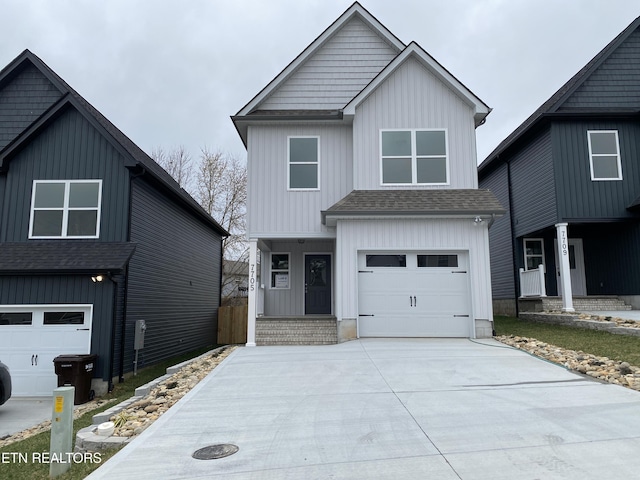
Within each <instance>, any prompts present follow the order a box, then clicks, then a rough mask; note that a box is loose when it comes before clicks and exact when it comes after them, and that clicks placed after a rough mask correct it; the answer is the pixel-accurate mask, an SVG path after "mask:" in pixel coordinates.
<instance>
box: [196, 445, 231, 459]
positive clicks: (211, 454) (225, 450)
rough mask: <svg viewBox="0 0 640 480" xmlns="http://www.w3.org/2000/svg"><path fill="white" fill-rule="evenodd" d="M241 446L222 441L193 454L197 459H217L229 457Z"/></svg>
mask: <svg viewBox="0 0 640 480" xmlns="http://www.w3.org/2000/svg"><path fill="white" fill-rule="evenodd" d="M238 450H240V448H238V447H237V446H236V445H232V444H230V443H220V444H218V445H209V446H208V447H204V448H201V449H199V450H196V451H195V452H193V455H191V456H192V457H193V458H195V459H196V460H215V459H216V458H223V457H228V456H229V455H233V454H234V453H236V452H237V451H238Z"/></svg>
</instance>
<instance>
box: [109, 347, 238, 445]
mask: <svg viewBox="0 0 640 480" xmlns="http://www.w3.org/2000/svg"><path fill="white" fill-rule="evenodd" d="M234 349H235V347H230V348H226V349H224V350H223V351H216V352H214V353H211V354H209V355H204V356H202V357H200V358H198V359H197V360H195V361H193V362H191V363H189V364H188V365H186V366H184V367H182V368H181V369H180V370H179V371H178V372H176V373H174V374H173V375H171V376H170V377H169V378H167V379H166V380H164V381H162V382H160V383H159V384H158V385H157V386H156V387H155V388H153V389H152V390H151V392H149V394H148V395H146V396H145V397H144V398H142V399H140V400H138V401H136V402H134V403H132V404H131V405H130V406H128V407H127V408H125V409H124V410H122V411H121V412H120V413H118V414H116V415H114V416H112V417H111V418H110V420H111V421H112V422H113V423H114V424H115V431H114V432H113V436H116V437H132V436H134V435H138V434H140V433H142V432H143V431H144V429H145V428H147V427H148V426H149V425H151V424H152V423H153V422H154V421H155V420H157V419H158V418H159V417H160V415H162V414H163V413H164V412H166V411H167V410H169V409H170V408H171V407H172V406H173V405H174V404H175V403H176V402H177V401H178V400H180V399H181V398H182V397H184V396H185V395H186V394H187V392H189V391H190V390H191V389H192V388H193V387H195V386H196V385H197V384H198V382H200V380H202V379H203V378H204V377H206V376H207V375H208V374H209V373H210V372H211V370H213V369H214V368H215V367H217V366H218V365H219V364H220V362H222V360H224V359H225V358H226V357H227V356H228V355H229V354H230V353H231V352H232V351H233V350H234Z"/></svg>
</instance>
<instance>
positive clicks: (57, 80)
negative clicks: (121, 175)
mask: <svg viewBox="0 0 640 480" xmlns="http://www.w3.org/2000/svg"><path fill="white" fill-rule="evenodd" d="M29 65H33V66H35V67H36V68H38V69H39V70H40V71H41V72H42V73H43V74H44V75H45V76H46V77H47V78H48V79H49V81H51V83H52V84H53V85H54V86H55V87H56V88H57V89H58V90H60V92H61V93H62V97H61V98H60V100H58V102H56V103H55V104H54V105H53V106H52V107H51V108H49V109H48V110H47V111H46V112H45V113H44V114H43V115H41V116H40V117H39V118H38V119H37V120H36V121H35V122H34V123H33V124H32V125H31V126H30V127H29V128H27V129H26V130H25V131H24V132H23V133H22V134H20V135H19V136H18V137H17V138H16V139H14V140H13V141H12V142H11V143H9V144H8V145H6V146H5V147H4V148H3V149H0V173H2V172H3V171H6V170H7V169H8V165H9V160H10V159H11V157H12V156H13V155H15V154H16V153H17V152H18V151H20V150H21V149H22V148H23V147H24V146H25V145H26V143H27V142H28V140H29V139H30V138H32V136H34V135H37V134H38V133H39V132H40V131H41V129H42V128H44V126H46V125H47V124H48V122H50V121H51V120H52V119H54V118H56V116H57V115H59V114H60V113H61V112H62V111H64V110H65V109H66V108H75V109H76V110H77V111H78V112H79V113H80V114H82V115H83V116H84V117H85V118H86V119H87V120H88V121H89V122H90V123H92V124H93V125H94V126H95V127H96V128H98V130H100V131H102V133H103V134H105V137H106V138H107V139H109V140H111V143H112V144H113V145H114V147H115V148H116V149H117V150H118V151H120V152H121V153H122V154H123V156H124V157H125V158H126V159H128V161H129V162H130V163H127V165H126V166H128V167H138V168H140V169H141V171H142V173H143V174H145V175H147V177H151V178H152V179H153V180H155V181H156V182H157V183H158V184H159V185H160V186H161V188H163V189H164V190H165V191H166V192H167V193H169V194H170V195H171V196H173V197H174V198H175V199H177V200H178V201H179V202H180V203H182V204H183V205H185V206H186V208H187V209H188V210H189V211H191V212H192V213H193V214H194V215H196V216H197V217H199V218H200V219H202V220H204V221H205V222H206V223H207V224H209V225H210V226H211V227H213V229H214V230H216V231H217V232H218V233H219V234H220V235H222V236H228V235H229V233H228V232H227V231H226V230H225V229H224V228H223V227H222V226H221V225H220V224H219V223H218V222H216V220H215V219H213V218H212V217H211V215H209V214H208V213H207V212H206V211H205V210H204V209H203V208H202V207H201V206H200V204H199V203H198V202H196V201H195V200H194V199H193V197H191V195H189V194H188V193H187V192H186V191H185V190H184V189H183V188H181V187H180V186H179V185H178V183H177V182H176V181H175V180H174V179H173V177H172V176H171V175H169V174H168V173H167V172H166V171H165V170H164V169H163V168H162V167H161V166H160V165H158V163H157V162H155V161H154V160H153V159H152V158H151V157H150V156H149V155H147V154H146V153H145V152H144V151H143V150H142V149H141V148H140V147H138V146H137V145H136V144H135V143H133V141H131V139H130V138H129V137H127V136H126V135H125V134H124V133H122V131H120V130H119V129H118V128H117V127H116V126H115V125H113V123H111V122H110V121H109V120H108V119H107V118H106V117H105V116H104V115H102V114H101V113H100V112H99V111H98V110H97V109H96V108H95V107H93V105H91V104H90V103H89V102H87V101H86V100H85V99H84V98H83V97H82V96H81V95H80V94H79V93H78V92H76V91H75V90H74V89H73V88H71V87H70V86H69V85H68V84H67V83H66V82H65V81H64V80H63V79H62V78H61V77H59V76H58V74H56V73H55V72H54V71H53V70H52V69H51V68H49V66H48V65H46V64H45V63H44V62H43V61H42V60H41V59H40V58H38V57H37V56H36V55H35V54H33V53H32V52H30V51H29V50H25V51H24V52H22V53H21V54H20V55H18V57H16V58H15V59H14V60H13V61H12V62H11V63H10V64H9V65H7V66H6V67H5V68H4V69H2V70H1V71H0V89H1V88H2V87H3V85H5V84H6V83H8V82H9V81H10V80H11V79H12V78H13V77H14V76H15V75H16V74H17V73H18V72H19V71H21V70H22V69H23V68H25V67H27V66H29Z"/></svg>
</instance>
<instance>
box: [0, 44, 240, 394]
mask: <svg viewBox="0 0 640 480" xmlns="http://www.w3.org/2000/svg"><path fill="white" fill-rule="evenodd" d="M226 235H227V232H226V231H225V230H224V229H223V228H222V227H221V226H220V225H219V224H218V223H217V222H216V221H215V220H214V219H213V218H211V216H209V215H208V214H207V213H206V212H205V211H204V210H203V209H202V208H201V207H200V206H199V205H198V204H197V203H196V202H195V201H194V200H193V199H192V198H191V197H190V196H189V195H188V194H187V193H186V192H185V191H184V190H182V189H181V188H180V187H179V186H178V184H177V183H176V182H175V181H174V180H173V179H172V178H171V176H170V175H168V174H167V173H166V172H165V171H164V170H163V169H162V168H161V167H160V166H158V165H157V164H156V163H155V162H154V161H153V160H152V159H151V158H150V157H149V156H148V155H147V154H145V153H144V152H143V151H142V150H141V149H140V148H138V147H137V146H136V145H135V144H134V143H133V142H132V141H131V140H130V139H129V138H127V137H126V136H125V135H124V134H123V133H122V132H121V131H120V130H118V129H117V128H116V127H115V126H114V125H113V124H111V123H110V122H109V121H108V120H107V119H106V118H105V117H104V116H103V115H101V114H100V113H99V112H98V111H97V110H96V109H95V108H93V107H92V106H91V105H90V104H89V103H87V102H86V100H84V99H83V98H82V97H81V96H80V95H79V94H78V93H77V92H75V91H74V90H73V89H72V88H71V87H70V86H69V85H67V84H66V83H65V82H64V80H62V79H61V78H60V77H59V76H58V75H56V73H55V72H53V71H52V70H51V69H50V68H49V67H48V66H47V65H45V64H44V63H43V62H42V61H41V60H40V59H39V58H38V57H37V56H35V55H34V54H33V53H31V52H30V51H28V50H25V51H24V52H23V53H22V54H20V55H19V56H18V57H17V58H16V59H15V60H13V61H12V62H11V63H10V64H9V65H8V66H7V67H6V68H4V69H3V70H2V71H0V352H2V360H3V362H5V363H7V364H8V365H9V367H10V369H11V374H12V377H13V387H14V389H13V392H14V396H26V395H29V396H31V395H51V390H52V389H53V388H54V387H55V386H56V376H55V373H54V365H53V363H52V360H53V358H55V357H56V356H57V355H60V354H86V353H92V354H96V355H97V356H98V357H97V364H96V365H95V367H96V368H95V369H94V377H95V378H94V386H95V388H96V391H98V392H100V391H105V390H106V387H107V386H108V385H109V386H110V385H111V382H112V381H113V379H116V380H117V379H118V378H122V377H123V375H124V374H125V373H126V372H129V371H131V370H132V369H133V367H134V364H133V363H134V328H135V325H136V321H138V320H144V321H145V323H146V327H147V328H146V334H145V341H144V348H143V349H141V350H140V352H139V364H138V365H139V366H140V367H142V366H144V365H149V364H152V363H155V362H158V361H160V360H162V359H164V358H167V357H170V356H174V355H176V354H180V353H184V352H188V351H191V350H193V349H196V348H199V347H203V346H207V345H211V344H214V343H215V342H216V335H217V308H218V306H219V303H220V276H221V242H222V238H223V237H224V236H226Z"/></svg>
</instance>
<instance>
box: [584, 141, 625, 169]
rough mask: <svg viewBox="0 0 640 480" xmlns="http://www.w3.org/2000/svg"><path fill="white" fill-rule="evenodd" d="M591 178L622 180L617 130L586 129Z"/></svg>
mask: <svg viewBox="0 0 640 480" xmlns="http://www.w3.org/2000/svg"><path fill="white" fill-rule="evenodd" d="M587 141H588V143H589V163H590V166H591V180H622V164H621V162H620V142H619V139H618V131H617V130H588V131H587Z"/></svg>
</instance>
